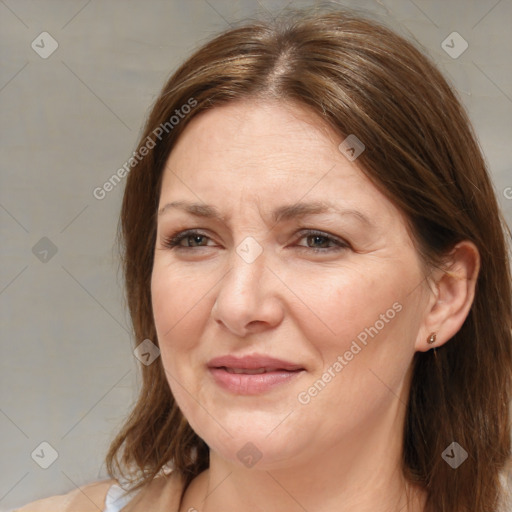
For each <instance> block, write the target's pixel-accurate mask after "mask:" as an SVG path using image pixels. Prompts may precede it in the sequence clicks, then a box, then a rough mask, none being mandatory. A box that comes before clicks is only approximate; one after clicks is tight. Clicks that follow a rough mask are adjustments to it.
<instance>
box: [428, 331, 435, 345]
mask: <svg viewBox="0 0 512 512" xmlns="http://www.w3.org/2000/svg"><path fill="white" fill-rule="evenodd" d="M435 341H436V333H435V332H433V333H432V334H431V335H430V336H429V337H428V338H427V343H428V344H429V345H432V343H435Z"/></svg>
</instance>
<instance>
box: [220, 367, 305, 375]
mask: <svg viewBox="0 0 512 512" xmlns="http://www.w3.org/2000/svg"><path fill="white" fill-rule="evenodd" d="M218 369H219V370H224V371H226V372H228V373H235V374H239V375H240V374H243V375H261V374H262V373H273V372H298V371H300V370H302V369H303V368H300V369H297V370H285V369H284V368H253V369H251V368H228V367H226V366H220V367H218Z"/></svg>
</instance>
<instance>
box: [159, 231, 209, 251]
mask: <svg viewBox="0 0 512 512" xmlns="http://www.w3.org/2000/svg"><path fill="white" fill-rule="evenodd" d="M183 240H185V241H186V242H187V244H189V243H191V245H182V244H181V242H182V241H183ZM205 240H210V238H209V237H208V236H206V235H204V234H203V233H201V232H199V231H195V230H193V229H188V230H186V231H181V232H178V233H174V234H173V235H171V236H169V237H166V238H165V239H164V242H163V244H164V246H165V247H168V248H169V249H172V248H174V247H175V248H179V249H191V248H193V247H207V246H206V245H203V244H202V243H201V242H204V241H205ZM194 244H198V245H194Z"/></svg>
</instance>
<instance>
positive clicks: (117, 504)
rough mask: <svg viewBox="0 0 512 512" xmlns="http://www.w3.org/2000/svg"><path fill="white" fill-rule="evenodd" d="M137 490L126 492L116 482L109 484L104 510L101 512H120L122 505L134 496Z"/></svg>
mask: <svg viewBox="0 0 512 512" xmlns="http://www.w3.org/2000/svg"><path fill="white" fill-rule="evenodd" d="M136 494H137V491H135V492H133V491H132V492H128V493H127V492H126V491H125V490H124V489H122V488H121V487H119V485H117V484H113V485H111V486H110V489H109V490H108V492H107V497H106V498H105V510H104V511H103V512H120V511H121V509H122V508H123V507H126V505H128V503H130V501H131V500H132V499H133V498H134V497H135V495H136Z"/></svg>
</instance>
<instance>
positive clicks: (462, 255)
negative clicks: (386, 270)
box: [416, 240, 480, 352]
mask: <svg viewBox="0 0 512 512" xmlns="http://www.w3.org/2000/svg"><path fill="white" fill-rule="evenodd" d="M479 270H480V255H479V252H478V249H477V247H476V246H475V244H474V243H473V242H470V241H469V240H464V241H462V242H459V243H458V244H457V245H455V247H454V248H453V250H452V251H451V252H450V254H449V258H448V262H447V264H446V266H445V268H444V269H441V270H439V271H438V272H436V274H437V275H436V276H435V278H434V283H433V287H434V290H432V295H431V300H429V301H428V304H427V306H426V311H425V317H424V322H423V326H422V328H421V329H420V332H419V335H418V339H417V341H416V350H418V351H420V352H425V351H427V350H430V349H431V348H435V347H439V346H441V345H443V344H444V343H446V342H447V341H448V340H450V338H452V337H453V336H454V335H455V334H456V333H457V332H458V331H459V330H460V328H461V327H462V325H463V323H464V321H465V320H466V318H467V316H468V314H469V311H470V309H471V305H472V304H473V299H474V297H475V288H476V281H477V278H478V272H479Z"/></svg>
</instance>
